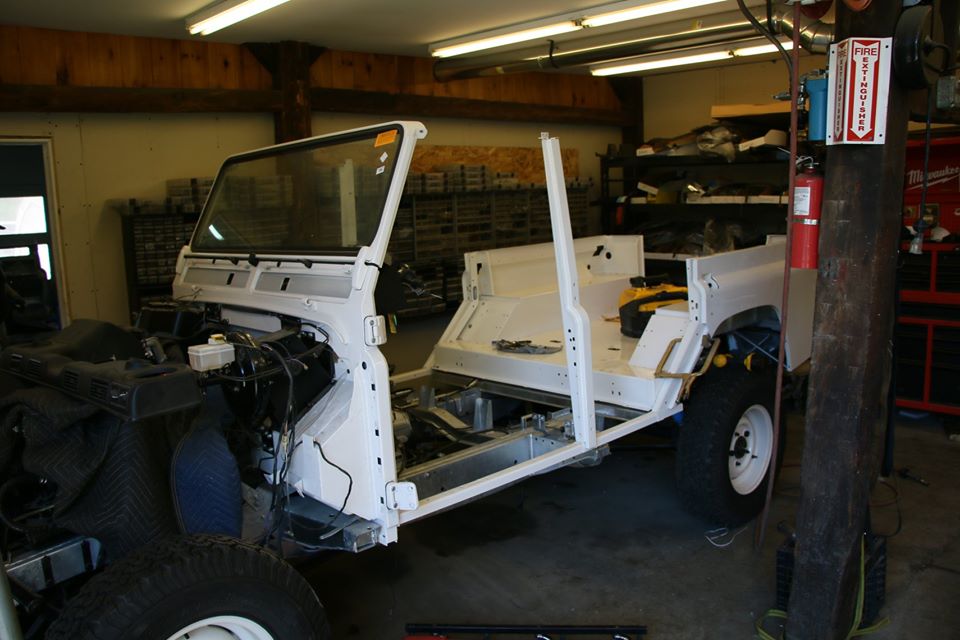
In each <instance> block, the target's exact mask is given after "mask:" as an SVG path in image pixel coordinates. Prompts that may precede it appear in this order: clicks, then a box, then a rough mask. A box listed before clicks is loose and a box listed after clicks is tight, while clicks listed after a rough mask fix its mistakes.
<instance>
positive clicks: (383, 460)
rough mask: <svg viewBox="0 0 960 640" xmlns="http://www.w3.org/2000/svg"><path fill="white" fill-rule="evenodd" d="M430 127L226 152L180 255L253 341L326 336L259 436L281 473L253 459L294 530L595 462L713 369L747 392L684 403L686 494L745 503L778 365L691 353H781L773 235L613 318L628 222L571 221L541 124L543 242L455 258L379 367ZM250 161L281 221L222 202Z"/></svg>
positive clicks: (630, 257) (378, 517)
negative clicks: (428, 338)
mask: <svg viewBox="0 0 960 640" xmlns="http://www.w3.org/2000/svg"><path fill="white" fill-rule="evenodd" d="M426 135H427V130H426V128H425V127H424V126H423V125H422V124H421V123H419V122H391V123H387V124H383V125H378V126H375V127H369V128H363V129H356V130H352V131H346V132H342V133H336V134H332V135H325V136H320V137H316V138H311V139H308V140H303V141H297V142H293V143H289V144H284V145H278V146H275V147H270V148H267V149H262V150H259V151H254V152H251V153H245V154H241V155H237V156H234V157H231V158H229V159H228V160H227V161H226V162H225V164H224V166H223V168H222V169H221V171H220V173H219V175H218V177H217V180H216V183H215V186H214V188H213V191H212V194H211V196H210V198H209V200H208V202H207V204H206V206H205V209H204V212H203V215H202V217H201V220H200V222H199V224H198V227H197V230H196V231H195V233H194V236H193V238H192V242H191V244H190V245H189V246H186V247H184V248H183V250H182V252H181V254H180V256H179V260H178V264H177V275H176V280H175V283H174V294H175V297H176V298H177V299H180V300H190V301H193V302H195V303H203V304H205V305H216V306H218V307H219V309H220V313H221V317H222V320H223V321H225V322H226V323H229V325H230V327H231V328H232V329H233V330H236V331H242V332H244V333H247V334H249V335H251V336H253V337H254V339H256V336H258V335H261V334H265V333H269V332H274V331H277V330H279V329H281V328H282V327H283V326H287V325H288V324H289V323H290V322H293V323H294V324H296V325H297V330H298V331H303V332H306V333H309V334H313V335H314V336H315V337H316V339H317V340H319V341H326V342H327V343H328V345H329V347H330V348H332V350H333V352H334V353H335V358H336V365H335V374H334V379H333V382H332V383H331V384H330V386H329V388H327V389H325V390H324V392H323V394H322V396H321V397H319V399H317V400H316V401H315V402H314V403H312V404H311V406H310V408H309V409H308V410H306V411H304V412H303V413H302V415H300V416H299V417H298V418H297V419H296V422H295V424H294V425H293V426H292V428H291V430H290V431H289V432H288V433H287V434H284V435H281V434H280V433H277V434H275V436H274V444H275V445H279V446H281V450H282V451H283V452H284V454H285V455H283V456H280V458H281V461H280V462H278V464H281V465H282V467H283V468H282V471H283V473H282V475H281V474H279V473H277V472H276V471H275V470H273V469H272V468H271V467H269V465H268V467H267V469H266V471H267V473H266V475H267V477H268V478H270V479H272V480H273V481H282V482H285V485H286V487H285V490H288V491H289V492H290V494H291V495H292V496H293V500H291V501H290V503H289V507H288V508H289V509H290V510H291V512H292V514H293V517H292V521H293V525H292V526H291V527H290V530H289V531H288V535H291V536H292V538H293V539H295V540H297V541H298V542H300V543H302V544H303V545H304V546H306V547H311V548H312V547H323V546H337V547H339V548H346V549H350V550H354V551H356V550H362V549H364V548H367V547H370V546H373V545H375V544H388V543H391V542H394V541H396V540H397V536H398V529H399V527H400V525H402V524H405V523H407V522H412V521H414V520H417V519H419V518H422V517H424V516H427V515H430V514H432V513H437V512H439V511H441V510H444V509H449V508H451V507H454V506H456V505H458V504H462V503H464V502H467V501H469V500H472V499H475V498H477V497H478V496H481V495H484V494H488V493H490V492H492V491H496V490H498V489H500V488H503V487H506V486H508V485H510V484H512V483H515V482H518V481H520V480H522V479H524V478H526V477H528V476H531V475H534V474H539V473H543V472H545V471H548V470H551V469H555V468H558V467H562V466H564V465H568V464H571V463H574V462H583V461H596V460H598V459H599V458H600V457H602V455H603V454H604V453H605V452H606V445H608V444H609V443H611V442H612V441H614V440H616V439H618V438H622V437H623V436H626V435H627V434H630V433H632V432H634V431H637V430H639V429H643V428H645V427H648V426H650V425H653V424H655V423H657V422H660V421H662V420H664V419H665V418H668V417H670V416H673V415H675V414H678V413H680V412H681V411H683V410H684V397H686V396H687V392H689V397H690V400H689V402H688V403H687V404H690V405H692V404H694V403H696V402H697V399H698V396H699V395H700V392H701V391H703V390H702V389H701V386H703V387H708V386H709V381H710V380H711V379H713V378H715V379H716V382H715V386H720V387H722V388H723V389H724V391H723V392H722V395H723V396H724V397H725V398H726V399H727V400H729V399H730V398H733V397H736V398H739V396H740V395H744V396H745V399H744V400H743V401H737V402H733V401H732V400H729V401H728V402H725V403H724V402H717V401H716V398H715V396H716V395H717V394H710V397H709V398H706V399H705V400H704V402H705V403H709V404H712V405H713V406H711V407H710V408H709V409H708V410H705V411H699V412H697V411H693V410H692V409H693V407H692V406H691V410H690V411H687V412H686V416H685V419H684V420H683V423H682V425H681V426H680V427H679V430H680V437H679V445H678V446H679V448H680V451H679V453H678V465H679V466H680V468H681V469H683V470H684V471H681V472H680V473H679V475H680V485H681V493H682V494H684V499H685V500H686V501H687V503H688V504H689V505H690V506H691V507H692V508H693V509H694V510H695V511H698V512H700V513H702V514H703V515H705V516H707V517H710V518H712V519H723V520H726V521H727V522H728V523H732V522H734V521H738V520H744V519H747V518H749V517H751V516H752V515H754V514H755V513H756V511H757V510H758V508H759V502H758V500H759V496H760V494H761V493H762V492H763V489H764V487H765V484H766V481H767V480H766V479H767V476H768V470H769V468H770V461H771V460H772V459H773V456H774V452H773V450H772V434H773V428H774V427H773V424H772V418H771V414H772V411H771V408H770V407H771V402H770V401H771V399H772V386H771V383H770V379H771V378H772V373H771V372H770V371H769V370H768V372H767V374H766V375H764V374H762V373H754V374H749V372H746V370H745V369H744V367H743V366H742V365H741V364H739V360H742V359H743V358H742V357H740V358H739V360H738V359H737V358H734V359H733V362H732V364H729V365H728V366H727V367H724V369H718V368H716V367H715V368H714V369H713V370H711V371H707V369H708V368H710V367H711V364H712V362H713V361H714V354H715V353H716V352H717V351H718V350H719V351H720V352H721V353H734V354H739V355H740V356H744V355H747V354H749V353H758V352H762V353H761V354H760V355H759V356H758V357H757V358H755V359H756V360H762V359H763V357H764V356H768V355H769V354H770V353H771V352H772V353H774V354H775V344H776V338H775V336H776V332H777V331H778V330H779V307H780V303H781V295H782V275H783V260H784V244H783V243H782V241H780V240H779V239H771V240H770V241H768V243H767V244H766V245H765V246H758V247H753V248H748V249H743V250H737V251H732V252H729V253H723V254H718V255H710V256H705V257H688V258H686V259H685V260H684V262H685V268H686V285H687V286H688V288H689V300H688V301H682V302H677V303H675V304H671V305H669V306H665V307H662V308H660V309H658V310H657V311H656V313H655V314H654V316H653V317H652V319H651V320H650V322H649V324H648V326H647V327H646V329H645V331H644V332H643V335H642V337H641V338H639V339H636V338H629V337H626V336H624V335H622V334H621V332H620V328H619V325H618V324H617V323H616V322H610V321H608V320H609V318H610V317H611V316H616V314H617V300H618V296H619V294H620V292H621V291H623V290H624V289H626V288H628V287H629V286H630V284H629V279H630V278H631V277H634V276H638V275H643V274H644V273H645V270H644V263H645V260H644V251H643V239H642V237H639V236H595V237H588V238H577V239H574V238H572V236H571V227H570V221H569V216H568V210H567V202H566V192H565V183H564V177H563V172H562V167H561V164H560V147H559V142H558V140H557V139H555V138H549V137H548V136H546V135H545V134H544V135H542V136H541V138H542V146H543V153H544V164H545V170H546V179H547V188H548V192H549V200H550V209H551V222H552V227H553V237H554V240H555V241H554V242H553V243H548V244H538V245H532V246H522V247H513V248H505V249H494V250H487V251H477V252H473V253H468V254H466V255H465V258H464V263H465V270H464V273H463V281H462V286H463V302H462V304H461V305H460V308H459V309H458V311H457V312H456V315H455V316H454V318H453V320H452V322H451V323H450V325H449V326H448V327H447V329H446V331H445V332H444V333H443V336H442V338H441V339H440V341H439V342H438V343H437V344H436V346H435V347H434V349H433V352H432V353H431V354H429V357H428V358H427V359H426V363H425V365H424V367H423V368H422V369H420V370H417V371H412V372H408V373H403V374H401V375H398V376H395V377H394V378H393V379H391V377H390V374H389V368H388V364H387V361H386V359H385V358H384V355H383V353H381V350H380V345H382V344H384V343H385V342H386V341H387V339H388V332H387V330H386V327H387V323H386V322H385V319H384V312H383V310H378V308H377V305H376V303H375V290H376V289H377V286H378V280H381V279H383V275H384V273H385V272H386V271H387V270H388V269H391V270H394V271H395V267H391V265H390V256H389V253H388V243H389V241H390V235H391V231H392V229H393V226H394V220H395V217H396V214H397V209H398V206H399V204H400V199H401V195H402V192H403V189H404V184H405V180H406V175H407V170H408V167H409V166H410V162H411V158H412V156H413V152H414V148H415V146H416V144H417V142H418V141H419V140H421V139H423V138H425V137H426ZM250 177H253V178H254V179H255V180H258V181H267V182H269V181H276V182H277V183H279V184H281V186H282V189H281V193H280V196H279V197H281V198H283V197H291V198H293V201H292V202H291V205H292V206H289V207H287V209H286V211H287V214H286V215H288V216H290V217H287V218H284V217H277V216H276V213H275V211H276V209H275V208H274V205H275V204H276V203H269V205H270V206H269V207H266V206H265V207H264V208H263V209H262V210H259V211H258V210H257V209H256V208H254V209H249V208H246V209H245V208H243V207H237V206H235V205H236V202H235V200H236V199H237V197H238V196H237V191H236V189H231V184H232V183H233V182H234V181H236V182H237V184H240V183H241V181H242V180H243V179H244V178H247V179H249V178H250ZM284 189H286V190H287V191H286V192H284V191H283V190H284ZM658 258H660V259H664V258H668V259H669V258H670V257H669V256H662V255H661V256H658ZM677 259H680V258H677ZM814 284H815V274H814V273H812V272H802V271H798V272H796V274H795V276H794V279H793V283H792V288H791V300H792V301H793V304H792V305H791V311H792V313H791V315H790V322H789V326H788V327H787V336H786V354H787V368H788V369H791V370H792V369H794V368H796V367H797V366H798V365H800V364H802V363H803V362H805V361H806V360H807V359H808V357H809V354H810V342H811V326H812V304H811V301H812V298H813V287H814ZM754 330H759V331H760V332H761V334H756V333H750V332H751V331H754ZM764 332H765V333H764ZM758 335H759V336H760V337H758ZM770 336H774V338H773V339H772V340H771V339H769V338H770ZM400 337H401V339H402V334H401V336H400ZM499 340H506V341H514V342H516V341H526V340H529V341H530V343H531V344H534V345H547V346H549V345H555V346H558V347H562V348H560V349H559V350H556V351H555V352H553V353H539V354H536V353H534V354H530V353H518V352H514V351H509V350H508V351H504V350H502V349H499V348H498V347H497V346H496V343H497V341H499ZM425 355H427V354H425ZM725 370H726V371H725ZM705 371H706V375H704V377H703V379H702V381H700V382H697V383H696V384H691V383H692V382H693V380H694V378H696V377H697V376H698V375H699V374H700V373H702V372H705ZM753 380H756V382H752V381H753ZM731 385H733V386H737V387H744V389H743V391H742V393H741V391H740V390H738V389H736V388H733V387H732V386H731ZM746 387H749V388H746ZM758 389H759V390H760V391H757V390H758ZM706 393H707V392H706V391H704V394H706ZM758 394H759V395H758ZM727 405H731V406H727ZM725 412H726V414H729V415H724V413H725ZM734 414H735V415H734ZM696 421H699V422H701V423H705V424H700V425H698V424H696ZM412 424H413V427H411V425H412ZM417 425H419V427H418V426H417ZM411 430H412V431H414V432H417V431H420V432H423V431H424V430H426V431H430V430H432V431H433V432H434V433H435V434H436V436H437V438H438V439H439V440H441V441H442V442H443V443H444V446H438V447H435V448H433V449H431V448H430V447H421V449H424V450H426V453H425V454H423V453H422V451H421V452H419V453H414V452H412V451H410V449H411V448H412V447H411V442H412V440H414V439H415V438H414V437H413V436H412V435H411ZM718 431H719V432H722V433H717V432H718ZM685 432H686V433H688V434H689V435H686V436H685V435H684V433H685ZM718 437H719V438H720V439H721V440H722V441H723V442H729V443H730V444H729V447H726V445H725V444H724V445H723V446H722V447H721V448H722V449H723V450H722V455H721V457H720V458H719V459H702V458H701V456H702V455H704V454H703V452H704V451H706V450H707V449H706V448H702V447H700V446H699V445H698V444H697V443H698V442H702V441H707V440H710V439H711V438H718ZM281 438H282V439H284V442H282V443H280V442H279V440H280V439H281ZM421 439H422V438H421ZM727 448H729V452H728V451H727ZM451 449H452V451H451ZM286 458H289V459H286ZM714 458H717V456H716V455H715V456H714ZM717 470H719V471H720V472H721V475H720V476H717V475H716V474H715V473H714V472H716V471H717ZM687 472H689V473H687ZM687 475H689V476H690V480H689V482H684V480H683V478H684V477H686V476H687ZM718 477H719V478H720V480H712V479H714V478H718ZM298 518H302V519H305V520H304V521H311V522H314V523H316V522H320V523H322V524H323V525H324V527H323V532H322V533H319V534H317V533H314V532H315V528H314V527H303V528H301V529H300V530H299V531H298V528H297V526H296V522H297V521H298ZM334 534H335V535H334Z"/></svg>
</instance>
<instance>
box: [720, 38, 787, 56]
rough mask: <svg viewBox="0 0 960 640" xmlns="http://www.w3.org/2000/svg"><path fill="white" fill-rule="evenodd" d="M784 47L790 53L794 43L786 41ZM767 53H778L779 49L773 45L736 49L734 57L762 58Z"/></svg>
mask: <svg viewBox="0 0 960 640" xmlns="http://www.w3.org/2000/svg"><path fill="white" fill-rule="evenodd" d="M780 44H782V45H783V49H784V51H790V50H791V49H793V42H791V41H789V40H788V41H786V42H781V43H780ZM765 53H777V48H776V47H775V46H774V45H773V44H761V45H758V46H756V47H744V48H743V49H734V50H733V55H734V56H736V57H738V58H739V57H742V56H762V55H763V54H765Z"/></svg>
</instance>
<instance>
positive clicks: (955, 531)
mask: <svg viewBox="0 0 960 640" xmlns="http://www.w3.org/2000/svg"><path fill="white" fill-rule="evenodd" d="M444 325H445V319H442V318H441V319H428V320H426V321H419V322H408V323H405V325H404V326H401V336H402V338H403V339H402V340H396V339H394V340H393V341H392V342H390V343H389V344H388V345H387V346H386V349H385V351H386V353H387V356H388V359H390V360H391V362H395V363H396V364H397V370H400V371H402V370H405V369H408V368H411V367H413V366H417V365H419V363H420V362H421V361H422V356H423V353H422V351H423V350H427V349H428V345H430V344H432V341H434V340H435V339H436V336H437V335H439V331H440V330H442V328H443V326H444ZM789 427H790V429H789V437H788V449H787V452H786V457H785V466H784V469H783V472H782V474H781V476H780V480H779V483H778V485H777V491H776V497H775V500H774V503H773V508H772V512H771V517H770V523H771V526H770V529H769V531H768V533H767V540H766V544H765V545H764V547H763V549H762V550H761V551H759V552H757V551H754V549H753V541H752V538H753V526H752V525H751V526H750V527H748V528H746V529H745V530H743V531H742V533H740V534H739V535H738V537H736V538H735V539H734V541H733V542H732V544H730V545H729V546H728V547H726V548H715V547H714V546H712V545H711V544H710V543H709V542H708V541H707V540H706V539H705V535H704V534H705V530H706V529H707V527H706V526H705V525H704V524H703V523H702V522H700V521H699V520H697V519H696V518H694V517H691V516H689V515H688V514H686V513H685V512H684V511H683V510H682V509H681V507H680V504H679V502H678V499H677V496H676V494H675V491H674V485H673V452H672V451H670V450H669V449H651V448H645V447H636V446H634V447H624V450H621V451H615V452H614V455H611V456H610V457H608V458H607V459H606V460H605V461H604V463H603V464H602V465H600V466H599V467H595V468H589V469H563V470H560V471H556V472H554V473H551V474H547V475H544V476H540V477H537V478H533V479H530V480H527V481H526V482H524V483H522V484H520V485H517V486H515V487H512V488H510V489H507V490H505V491H503V492H501V493H499V494H497V495H494V496H491V497H489V498H486V499H484V500H481V501H478V502H475V503H472V504H470V505H467V506H464V507H461V508H459V509H456V510H453V511H450V512H448V513H445V514H441V515H439V516H435V517H433V518H429V519H427V520H425V521H422V522H418V523H414V524H412V525H409V526H408V527H406V528H404V529H401V531H400V542H399V543H398V544H395V545H392V546H390V547H387V548H377V549H374V550H371V551H368V552H365V553H363V554H360V555H358V556H351V555H338V556H334V557H332V558H329V559H327V560H324V561H319V562H315V563H312V564H310V565H307V566H305V567H302V570H303V571H304V573H305V574H306V575H307V576H308V578H309V579H310V580H311V582H312V584H313V585H314V587H315V588H316V591H317V593H318V595H319V597H320V600H321V601H322V602H323V603H324V605H325V606H326V607H327V611H328V614H329V616H330V620H331V623H332V626H333V630H334V637H335V638H337V639H341V638H342V639H355V640H399V639H400V638H402V636H403V629H404V625H405V624H406V623H409V622H446V623H510V624H590V623H602V624H645V625H647V627H648V630H649V635H648V637H650V638H681V639H684V640H696V639H700V638H703V639H707V638H709V639H716V638H723V639H727V638H752V637H754V630H753V621H754V619H755V618H757V617H758V616H759V615H761V614H762V612H763V611H765V610H766V609H767V608H769V607H771V606H773V604H774V595H775V591H774V586H775V582H774V577H775V569H774V562H775V551H776V547H777V546H778V545H779V544H780V542H781V541H782V539H783V535H782V534H780V533H778V532H777V531H776V530H775V525H776V523H777V522H779V521H786V522H787V523H792V522H793V518H794V514H795V511H796V507H797V503H798V500H797V495H798V491H799V482H800V473H799V471H800V470H799V462H800V460H799V457H800V451H801V448H802V435H803V434H802V419H801V418H800V417H799V416H797V415H792V416H789ZM897 437H898V450H897V466H898V467H909V468H910V469H911V470H912V471H914V472H916V473H917V474H919V475H921V476H923V477H924V478H926V479H927V480H929V481H930V483H931V484H930V487H924V486H922V485H920V484H917V483H914V482H910V481H907V480H903V479H901V480H899V482H896V483H895V486H896V487H897V489H898V490H899V495H900V509H901V512H902V519H903V525H902V530H901V531H900V533H899V534H898V535H896V536H895V537H893V538H891V539H890V540H889V541H888V573H887V605H886V606H885V608H884V609H883V614H884V615H886V616H888V617H889V618H890V620H891V624H890V626H889V627H887V628H886V629H883V630H881V631H880V632H878V633H876V634H875V635H873V636H870V637H873V638H876V639H877V640H893V639H898V640H899V639H904V638H907V639H909V638H960V606H958V601H960V492H958V490H957V489H958V487H960V464H958V461H960V443H958V442H955V441H952V440H950V439H948V437H947V436H946V433H945V431H944V428H943V426H942V425H941V424H940V423H939V421H937V420H936V419H932V418H930V419H925V420H915V421H908V420H904V419H901V420H900V424H899V425H898V431H897ZM643 441H647V442H649V441H650V439H649V438H646V437H641V438H639V439H638V440H636V441H633V442H632V443H631V444H638V443H641V442H643ZM891 496H892V492H891V490H890V488H889V487H887V486H884V485H878V487H877V489H876V490H875V494H874V503H875V504H876V505H887V506H877V507H876V508H875V509H874V521H875V528H876V529H877V531H879V532H886V531H891V532H892V531H893V530H894V529H895V528H896V525H897V508H896V506H895V505H894V504H891V499H890V498H891Z"/></svg>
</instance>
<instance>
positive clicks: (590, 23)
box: [581, 0, 723, 27]
mask: <svg viewBox="0 0 960 640" xmlns="http://www.w3.org/2000/svg"><path fill="white" fill-rule="evenodd" d="M722 1H723V0H663V2H648V3H646V4H642V5H639V6H632V7H630V6H627V7H625V8H623V9H614V10H612V11H607V12H605V13H597V14H593V15H588V16H587V17H586V18H584V19H583V20H582V21H581V24H582V25H583V26H585V27H603V26H606V25H608V24H615V23H617V22H626V21H627V20H639V19H640V18H648V17H650V16H657V15H660V14H662V13H670V12H672V11H683V10H684V9H694V8H696V7H702V6H704V5H708V4H716V3H718V2H722ZM619 4H620V5H629V4H636V3H625V2H621V3H619ZM614 6H617V5H612V6H611V7H610V8H611V9H613V7H614Z"/></svg>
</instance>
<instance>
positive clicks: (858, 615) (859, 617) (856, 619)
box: [754, 536, 890, 640]
mask: <svg viewBox="0 0 960 640" xmlns="http://www.w3.org/2000/svg"><path fill="white" fill-rule="evenodd" d="M866 555H867V543H866V536H863V537H861V538H860V588H859V590H858V591H857V608H856V611H855V613H854V616H853V625H852V626H851V627H850V633H848V634H847V640H850V638H856V637H858V636H865V635H867V634H869V633H873V632H874V631H878V630H880V629H882V628H884V627H885V626H887V625H888V624H890V619H889V618H882V619H881V620H880V621H878V622H877V623H876V624H873V625H870V626H869V627H864V628H863V629H858V628H857V627H859V626H860V623H861V622H862V621H863V601H864V598H865V595H866V594H865V592H866V562H867V559H866ZM768 618H780V619H782V620H786V619H787V612H786V611H783V610H782V609H770V610H768V611H767V612H766V613H765V614H763V615H762V616H761V617H760V618H758V619H757V621H756V622H754V627H755V628H756V630H757V637H758V638H760V640H784V639H785V638H786V636H785V635H783V634H781V635H780V637H779V638H775V637H774V636H772V635H770V634H769V633H768V632H767V631H766V630H765V629H764V628H763V622H764V620H766V619H768Z"/></svg>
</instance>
